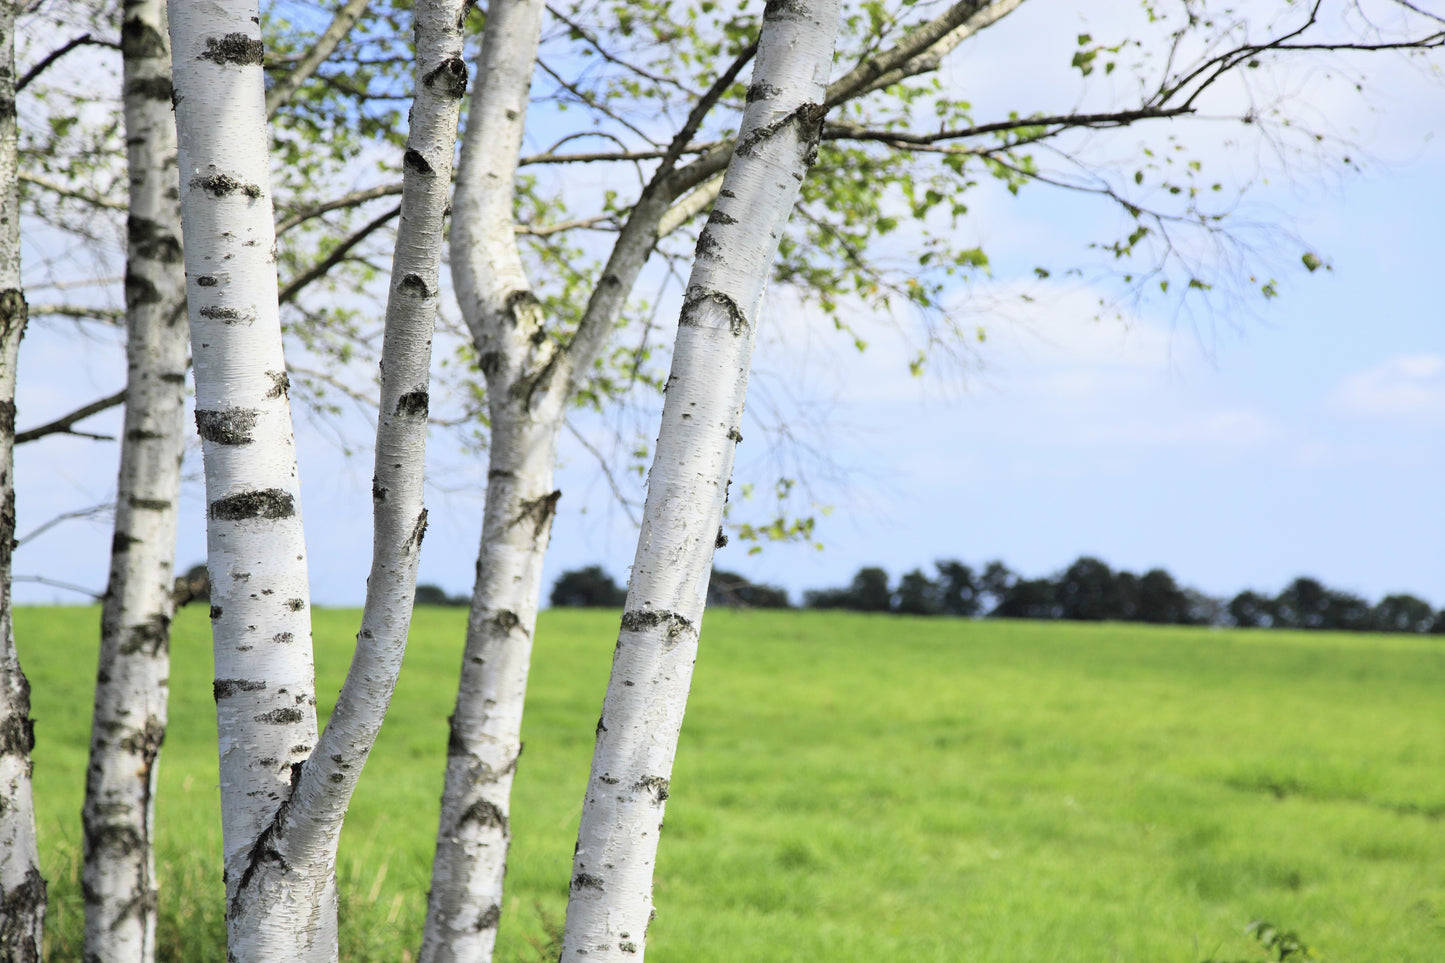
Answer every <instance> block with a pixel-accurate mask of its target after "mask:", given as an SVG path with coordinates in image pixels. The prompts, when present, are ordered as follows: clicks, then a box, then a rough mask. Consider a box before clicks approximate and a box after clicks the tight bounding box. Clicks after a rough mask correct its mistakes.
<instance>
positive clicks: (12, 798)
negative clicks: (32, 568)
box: [0, 0, 45, 963]
mask: <svg viewBox="0 0 1445 963" xmlns="http://www.w3.org/2000/svg"><path fill="white" fill-rule="evenodd" d="M17 6H18V4H16V3H12V2H8V0H0V963H34V961H38V960H39V959H40V945H41V944H40V940H41V933H42V930H43V927H44V923H45V879H44V877H42V876H41V875H40V853H39V849H38V847H37V845H36V839H35V802H34V797H33V795H32V792H31V785H30V771H31V764H30V751H31V749H33V748H34V746H35V728H34V724H33V723H32V721H31V719H30V683H29V682H28V681H27V680H26V678H25V673H24V672H22V671H21V669H20V659H19V656H18V654H17V653H16V651H15V631H14V624H13V622H12V618H11V610H10V574H11V569H10V564H11V553H12V551H13V550H14V545H15V471H14V469H15V361H16V357H17V356H18V354H19V352H20V338H21V336H22V335H23V334H24V333H25V321H26V304H25V293H24V291H23V290H22V289H21V284H20V197H19V191H18V186H19V163H18V142H17V131H16V114H15V9H16V7H17Z"/></svg>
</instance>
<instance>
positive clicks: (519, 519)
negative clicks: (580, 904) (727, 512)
mask: <svg viewBox="0 0 1445 963" xmlns="http://www.w3.org/2000/svg"><path fill="white" fill-rule="evenodd" d="M542 11H543V3H542V2H541V0H496V2H493V3H492V4H491V5H490V6H489V7H488V10H487V24H486V32H485V33H484V35H483V39H482V52H481V57H480V62H479V64H478V68H477V76H478V78H479V88H478V90H477V92H476V94H475V95H474V96H473V97H472V102H471V106H470V108H469V111H468V119H467V133H466V140H465V143H464V145H463V148H462V159H461V166H460V168H459V170H458V173H457V189H456V197H455V199H454V201H453V210H454V212H455V213H454V216H453V219H452V234H451V244H452V278H453V282H454V285H455V287H456V290H457V298H458V301H459V303H460V305H461V308H462V314H463V316H464V317H465V319H466V321H467V325H468V328H469V329H470V331H471V334H472V339H473V342H474V343H475V346H476V349H477V353H478V358H479V359H480V363H481V368H482V371H483V374H484V375H485V376H486V379H487V400H488V405H489V409H490V415H491V426H490V429H491V430H490V436H491V437H490V452H489V459H490V471H489V472H488V478H487V503H486V510H485V513H484V518H483V522H482V540H481V548H480V552H479V555H478V559H477V578H476V584H475V586H474V588H473V592H472V605H471V612H470V615H469V617H468V620H467V640H466V648H465V651H464V654H463V657H462V669H461V679H460V682H459V685H458V690H457V705H456V711H455V712H454V713H453V715H452V722H451V733H450V736H449V739H448V743H447V771H446V780H445V786H444V789H443V792H442V805H441V817H440V821H439V826H438V830H437V849H436V856H435V859H434V861H433V865H432V883H431V894H430V897H429V898H428V900H427V918H426V927H425V931H424V933H423V937H422V947H421V956H420V959H421V961H422V963H444V961H454V960H466V961H484V960H488V959H490V958H491V955H492V950H493V947H494V946H495V943H496V935H497V923H498V921H499V920H500V918H501V906H502V879H503V875H504V872H505V869H506V859H507V846H508V843H509V841H510V833H509V830H508V826H509V821H510V797H511V786H512V777H513V774H514V772H515V770H516V765H517V757H518V755H519V754H520V753H521V742H520V733H521V724H522V704H523V699H524V696H525V693H526V688H527V671H528V668H529V667H530V663H531V652H532V632H533V629H534V627H535V625H536V620H537V600H538V597H539V596H540V593H541V577H542V571H541V562H542V556H543V553H544V552H545V550H546V545H547V540H548V538H549V537H550V533H551V525H552V517H553V514H554V512H555V510H556V505H557V498H558V496H559V494H560V493H558V492H554V491H553V490H552V473H553V469H554V466H555V463H556V450H557V436H558V433H559V431H560V430H561V425H562V415H563V411H562V406H563V404H564V403H565V396H564V394H563V392H562V391H559V390H556V388H555V385H556V382H557V375H558V370H559V368H558V365H559V362H560V361H561V359H560V358H559V356H558V354H557V350H556V347H555V345H554V343H553V342H552V340H551V339H550V338H549V337H547V335H546V332H545V330H544V328H543V325H544V322H545V318H544V317H543V315H542V311H541V307H540V305H538V303H537V299H536V297H535V296H533V294H532V292H531V289H530V286H529V285H528V283H527V278H526V275H525V273H524V272H523V269H522V260H521V254H520V252H519V250H518V248H517V242H516V237H515V232H514V230H513V216H512V205H513V192H514V186H515V180H516V169H517V157H518V154H519V151H520V148H521V144H522V131H523V127H524V125H525V123H526V112H527V99H528V92H529V89H530V87H531V79H532V70H533V67H534V65H535V63H536V51H537V42H538V38H539V35H540V32H541V22H542Z"/></svg>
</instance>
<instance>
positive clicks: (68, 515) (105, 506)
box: [15, 502, 115, 548]
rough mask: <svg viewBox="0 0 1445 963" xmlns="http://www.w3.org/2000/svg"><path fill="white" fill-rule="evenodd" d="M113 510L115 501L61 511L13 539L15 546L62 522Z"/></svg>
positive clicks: (31, 539) (103, 513) (91, 516)
mask: <svg viewBox="0 0 1445 963" xmlns="http://www.w3.org/2000/svg"><path fill="white" fill-rule="evenodd" d="M113 511H115V502H101V503H100V504H99V505H91V506H90V507H89V508H77V509H76V510H75V511H73V512H63V513H61V514H59V515H56V516H55V517H54V518H52V519H50V520H49V521H48V522H45V523H44V524H42V525H40V526H39V527H37V528H36V529H35V530H34V531H33V532H31V533H29V534H28V535H24V536H22V537H20V538H17V539H16V540H15V547H16V548H19V547H20V546H21V545H24V544H25V543H27V542H31V541H34V540H35V539H36V538H38V537H40V536H41V535H43V534H45V533H46V532H48V531H50V530H51V529H52V528H54V527H55V526H56V525H59V524H61V523H62V522H68V521H70V520H71V519H75V518H94V517H95V516H97V515H105V514H108V513H110V512H113Z"/></svg>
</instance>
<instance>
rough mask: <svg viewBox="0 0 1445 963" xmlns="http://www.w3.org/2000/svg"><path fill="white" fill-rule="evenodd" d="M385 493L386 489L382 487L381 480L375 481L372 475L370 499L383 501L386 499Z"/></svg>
mask: <svg viewBox="0 0 1445 963" xmlns="http://www.w3.org/2000/svg"><path fill="white" fill-rule="evenodd" d="M386 493H387V489H386V488H384V487H382V484H381V482H379V481H377V480H376V478H375V477H374V476H373V477H372V479H371V497H372V499H373V500H375V501H378V502H384V501H386Z"/></svg>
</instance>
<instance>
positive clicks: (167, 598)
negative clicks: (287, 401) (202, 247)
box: [82, 0, 187, 963]
mask: <svg viewBox="0 0 1445 963" xmlns="http://www.w3.org/2000/svg"><path fill="white" fill-rule="evenodd" d="M121 45H122V55H123V59H124V78H125V86H124V102H125V123H126V143H127V145H128V149H127V153H128V157H127V160H128V165H129V172H130V204H129V218H128V224H127V237H128V247H127V251H126V285H125V293H126V326H127V329H128V337H127V342H126V356H127V357H126V360H127V383H126V405H125V426H124V432H123V434H122V437H121V454H120V480H119V484H118V488H117V493H116V516H115V538H114V540H113V541H112V543H111V565H110V584H109V586H108V588H107V590H106V595H105V603H104V609H103V613H102V616H101V638H100V670H99V672H98V674H97V676H96V689H95V711H94V716H93V720H94V721H93V724H92V728H91V737H90V767H89V769H88V770H87V775H86V792H85V807H84V810H83V811H82V820H83V823H84V827H85V866H84V870H83V874H82V883H83V885H82V889H83V891H84V893H85V956H86V959H87V960H94V961H97V963H99V961H115V963H123V961H149V960H152V959H154V957H155V930H156V885H155V865H154V856H153V853H152V827H153V822H154V816H155V801H154V792H155V784H156V760H157V754H158V753H159V751H160V746H161V741H162V739H163V738H164V736H165V730H166V698H167V686H166V680H167V677H168V676H169V674H170V659H169V652H168V649H169V644H170V623H171V616H172V615H173V614H174V611H175V605H174V602H173V598H172V587H173V581H174V578H173V572H172V569H173V567H174V560H175V548H176V516H177V509H176V499H177V497H178V496H179V493H180V474H181V456H182V454H183V449H184V445H185V439H184V436H183V434H182V432H183V430H184V424H183V418H184V411H185V381H186V367H187V357H186V353H187V339H186V326H185V324H184V323H183V319H184V310H185V297H186V291H185V273H184V269H183V266H182V264H181V242H180V231H181V224H180V219H181V218H180V206H179V204H178V203H177V200H176V193H175V189H176V168H175V164H176V130H175V119H174V117H173V115H172V110H171V61H170V49H169V42H168V40H167V36H166V14H165V2H164V0H131V2H128V3H127V4H126V5H125V13H124V20H123V22H122V25H121Z"/></svg>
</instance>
